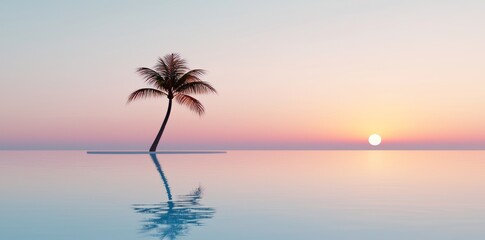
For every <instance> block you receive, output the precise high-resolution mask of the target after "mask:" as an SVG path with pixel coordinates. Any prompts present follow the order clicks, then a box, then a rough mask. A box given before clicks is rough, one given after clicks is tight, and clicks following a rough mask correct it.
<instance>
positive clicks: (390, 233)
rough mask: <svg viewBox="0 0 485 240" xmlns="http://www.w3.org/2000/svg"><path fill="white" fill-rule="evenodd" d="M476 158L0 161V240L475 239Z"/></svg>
mask: <svg viewBox="0 0 485 240" xmlns="http://www.w3.org/2000/svg"><path fill="white" fill-rule="evenodd" d="M484 189H485V152H482V151H228V152H227V153H226V154H160V155H156V156H153V155H149V154H126V155H120V154H86V152H82V151H25V152H16V151H0V196H1V198H0V239H46V240H47V239H48V240H55V239H298V238H300V239H359V240H361V239H440V240H441V239H485V191H484Z"/></svg>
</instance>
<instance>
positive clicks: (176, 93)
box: [128, 53, 217, 152]
mask: <svg viewBox="0 0 485 240" xmlns="http://www.w3.org/2000/svg"><path fill="white" fill-rule="evenodd" d="M137 72H138V73H139V74H140V75H141V76H142V77H143V78H144V79H145V82H146V83H148V84H149V85H151V86H152V88H141V89H138V90H136V91H134V92H132V93H131V94H130V96H129V97H128V103H130V102H132V101H134V100H137V99H141V98H147V97H163V96H166V97H167V98H168V108H167V113H166V115H165V119H164V120H163V123H162V126H161V127H160V130H159V131H158V134H157V136H156V137H155V140H154V141H153V144H152V146H151V147H150V152H155V151H156V149H157V146H158V142H159V141H160V138H161V137H162V134H163V131H164V129H165V126H166V125H167V121H168V118H169V117H170V112H171V110H172V99H174V98H175V100H176V101H177V102H178V103H180V104H182V105H185V106H187V107H189V108H190V110H192V111H194V112H196V113H197V114H198V115H199V116H200V115H202V114H204V111H205V109H204V106H203V105H202V103H200V102H199V100H197V99H195V98H194V97H192V96H190V94H203V93H217V92H216V90H215V89H214V88H213V87H212V86H211V85H210V84H209V83H207V82H204V81H202V80H201V79H200V77H201V76H202V75H204V73H205V71H204V70H203V69H192V70H190V69H189V68H188V66H187V61H185V60H184V59H183V58H181V57H180V55H178V54H176V53H172V54H168V55H165V56H164V57H163V58H158V62H157V64H156V65H155V67H154V68H153V69H150V68H145V67H142V68H138V69H137Z"/></svg>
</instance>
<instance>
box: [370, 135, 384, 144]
mask: <svg viewBox="0 0 485 240" xmlns="http://www.w3.org/2000/svg"><path fill="white" fill-rule="evenodd" d="M381 141H382V138H381V136H379V135H378V134H372V135H370V136H369V143H370V145H372V146H378V145H379V144H381Z"/></svg>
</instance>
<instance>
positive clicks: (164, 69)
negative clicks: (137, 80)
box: [154, 57, 170, 78]
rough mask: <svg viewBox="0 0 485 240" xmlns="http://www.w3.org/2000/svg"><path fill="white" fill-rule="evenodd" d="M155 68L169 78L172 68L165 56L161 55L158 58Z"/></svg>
mask: <svg viewBox="0 0 485 240" xmlns="http://www.w3.org/2000/svg"><path fill="white" fill-rule="evenodd" d="M154 68H155V70H156V71H157V72H159V73H160V75H161V76H163V77H164V78H168V77H169V73H170V68H169V67H168V64H167V62H165V60H164V59H163V58H161V57H159V58H158V62H157V64H156V65H155V67H154Z"/></svg>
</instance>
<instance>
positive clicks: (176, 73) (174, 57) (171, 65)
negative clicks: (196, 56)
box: [164, 53, 189, 85]
mask: <svg viewBox="0 0 485 240" xmlns="http://www.w3.org/2000/svg"><path fill="white" fill-rule="evenodd" d="M164 61H165V63H167V65H168V69H169V74H170V80H172V81H173V82H172V84H173V85H174V84H175V81H176V80H177V79H178V78H180V77H181V76H182V75H183V74H184V73H185V72H187V71H188V70H189V67H188V66H187V61H186V60H185V59H183V58H182V57H180V55H179V54H178V53H172V54H168V55H165V57H164Z"/></svg>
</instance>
